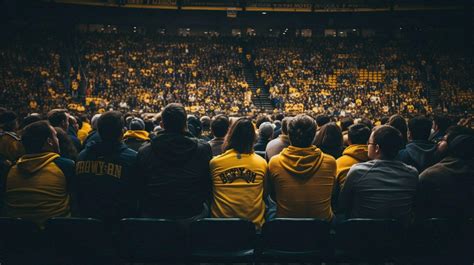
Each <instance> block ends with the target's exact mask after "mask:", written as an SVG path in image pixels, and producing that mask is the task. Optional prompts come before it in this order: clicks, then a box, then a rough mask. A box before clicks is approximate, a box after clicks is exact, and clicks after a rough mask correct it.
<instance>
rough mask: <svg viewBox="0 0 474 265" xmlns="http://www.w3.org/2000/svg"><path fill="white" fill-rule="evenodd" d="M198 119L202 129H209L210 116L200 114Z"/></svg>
mask: <svg viewBox="0 0 474 265" xmlns="http://www.w3.org/2000/svg"><path fill="white" fill-rule="evenodd" d="M199 120H200V121H201V125H202V130H203V131H209V129H210V128H211V118H209V116H202V117H201V119H199Z"/></svg>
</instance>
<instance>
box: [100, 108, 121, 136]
mask: <svg viewBox="0 0 474 265" xmlns="http://www.w3.org/2000/svg"><path fill="white" fill-rule="evenodd" d="M124 126H125V123H124V121H123V116H122V113H120V112H118V111H108V112H106V113H104V114H102V115H100V118H99V120H98V121H97V131H98V132H99V135H100V138H101V139H102V141H103V142H114V141H117V140H119V139H120V138H121V136H122V134H123V128H124Z"/></svg>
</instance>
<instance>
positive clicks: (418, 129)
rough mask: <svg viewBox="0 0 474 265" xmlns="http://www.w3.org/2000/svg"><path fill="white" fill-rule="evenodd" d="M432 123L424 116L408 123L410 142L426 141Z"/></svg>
mask: <svg viewBox="0 0 474 265" xmlns="http://www.w3.org/2000/svg"><path fill="white" fill-rule="evenodd" d="M431 126H432V122H431V120H430V119H428V118H426V117H424V116H417V117H415V118H413V119H411V120H410V121H409V122H408V131H409V133H410V138H411V139H412V140H428V138H429V137H430V133H431Z"/></svg>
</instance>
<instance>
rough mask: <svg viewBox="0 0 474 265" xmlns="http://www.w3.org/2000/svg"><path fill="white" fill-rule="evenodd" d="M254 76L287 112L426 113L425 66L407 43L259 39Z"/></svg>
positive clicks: (415, 50)
mask: <svg viewBox="0 0 474 265" xmlns="http://www.w3.org/2000/svg"><path fill="white" fill-rule="evenodd" d="M254 51H255V58H256V59H255V60H254V63H255V65H256V67H257V69H258V73H257V75H258V77H260V78H262V79H263V80H264V82H265V84H266V85H267V86H268V87H269V92H270V96H271V98H272V100H273V103H274V105H275V106H276V107H277V108H279V109H281V110H284V111H286V112H289V113H301V112H307V113H313V114H320V113H326V114H331V115H335V116H340V115H341V116H349V115H355V116H361V115H363V116H366V117H369V118H376V117H381V116H384V115H391V114H394V113H403V114H410V115H416V114H424V113H430V112H431V107H430V105H429V104H428V93H427V87H426V80H425V78H424V72H425V69H424V68H425V64H426V62H425V61H424V60H423V58H422V56H421V54H420V53H418V52H417V49H416V48H414V47H410V43H409V42H404V41H400V40H391V41H385V40H378V39H353V38H349V39H344V40H339V39H332V38H326V39H307V40H305V39H263V40H258V41H256V42H255V49H254Z"/></svg>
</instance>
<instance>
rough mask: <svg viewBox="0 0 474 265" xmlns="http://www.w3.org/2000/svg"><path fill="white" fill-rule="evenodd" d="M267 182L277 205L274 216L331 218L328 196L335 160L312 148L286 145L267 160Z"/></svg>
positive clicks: (334, 172) (330, 192) (332, 180)
mask: <svg viewBox="0 0 474 265" xmlns="http://www.w3.org/2000/svg"><path fill="white" fill-rule="evenodd" d="M268 171H269V181H270V182H271V185H272V186H273V189H274V191H275V196H276V203H277V217H295V218H303V217H310V218H319V219H323V220H327V221H330V220H331V219H332V217H333V212H332V209H331V194H332V189H333V185H334V180H335V177H336V160H335V159H334V158H333V157H332V156H330V155H326V154H324V153H323V152H321V150H320V149H319V148H317V147H316V146H314V145H312V146H310V147H307V148H299V147H294V146H291V145H290V146H289V147H287V148H285V149H283V151H282V152H281V153H280V154H279V155H276V156H274V157H272V159H271V160H270V163H269V166H268Z"/></svg>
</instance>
